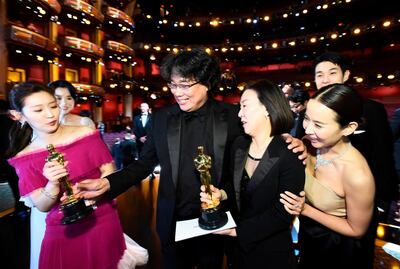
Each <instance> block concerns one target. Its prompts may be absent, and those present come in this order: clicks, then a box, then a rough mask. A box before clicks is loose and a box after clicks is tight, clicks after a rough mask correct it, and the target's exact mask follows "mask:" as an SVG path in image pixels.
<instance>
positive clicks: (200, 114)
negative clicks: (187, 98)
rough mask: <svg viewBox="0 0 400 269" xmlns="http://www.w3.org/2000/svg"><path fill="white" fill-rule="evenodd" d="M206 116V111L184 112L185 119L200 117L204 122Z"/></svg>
mask: <svg viewBox="0 0 400 269" xmlns="http://www.w3.org/2000/svg"><path fill="white" fill-rule="evenodd" d="M205 116H206V113H205V111H193V112H183V118H184V119H185V120H191V119H193V118H198V119H199V120H200V121H201V122H203V121H204V118H205Z"/></svg>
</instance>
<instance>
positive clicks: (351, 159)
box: [343, 147, 373, 186]
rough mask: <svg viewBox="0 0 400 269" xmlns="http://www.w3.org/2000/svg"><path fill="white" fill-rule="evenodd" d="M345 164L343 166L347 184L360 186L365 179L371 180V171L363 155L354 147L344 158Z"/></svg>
mask: <svg viewBox="0 0 400 269" xmlns="http://www.w3.org/2000/svg"><path fill="white" fill-rule="evenodd" d="M344 161H345V163H346V165H345V166H344V168H343V172H344V176H345V180H346V182H347V183H348V184H351V185H354V186H360V185H362V184H365V182H366V181H371V182H372V181H373V175H372V172H371V170H370V168H369V166H368V163H367V161H366V160H365V158H364V157H363V155H362V154H361V153H360V152H359V151H358V150H357V149H356V148H354V147H352V149H351V150H350V151H349V155H348V156H347V158H346V159H344Z"/></svg>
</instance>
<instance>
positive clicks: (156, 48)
mask: <svg viewBox="0 0 400 269" xmlns="http://www.w3.org/2000/svg"><path fill="white" fill-rule="evenodd" d="M153 49H154V50H156V51H160V50H161V47H160V46H155V47H153Z"/></svg>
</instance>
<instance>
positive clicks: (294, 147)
mask: <svg viewBox="0 0 400 269" xmlns="http://www.w3.org/2000/svg"><path fill="white" fill-rule="evenodd" d="M282 137H283V139H284V140H285V142H286V143H288V144H289V145H288V149H290V150H291V151H293V153H300V155H299V160H302V161H303V164H306V160H307V156H308V152H307V147H306V146H305V145H304V143H303V141H302V140H301V139H298V138H295V137H293V136H291V135H290V134H282Z"/></svg>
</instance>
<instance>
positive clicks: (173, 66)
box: [160, 48, 221, 90]
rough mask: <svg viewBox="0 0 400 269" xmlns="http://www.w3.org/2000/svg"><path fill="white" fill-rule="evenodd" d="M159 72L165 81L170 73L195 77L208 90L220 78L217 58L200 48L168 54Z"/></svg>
mask: <svg viewBox="0 0 400 269" xmlns="http://www.w3.org/2000/svg"><path fill="white" fill-rule="evenodd" d="M160 74H161V76H162V77H163V78H164V79H165V80H166V81H171V76H172V74H179V75H180V76H182V77H184V78H189V79H195V80H196V81H199V82H200V83H201V84H203V85H204V86H207V87H208V89H209V90H212V89H215V88H216V87H217V86H218V83H219V81H220V79H221V70H220V67H219V61H218V59H217V58H216V57H213V56H211V55H209V54H208V53H207V52H205V51H204V50H203V49H201V48H194V49H192V50H190V51H186V50H185V51H180V52H178V53H177V54H169V55H168V56H166V57H165V58H164V60H163V62H162V64H161V67H160Z"/></svg>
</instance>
